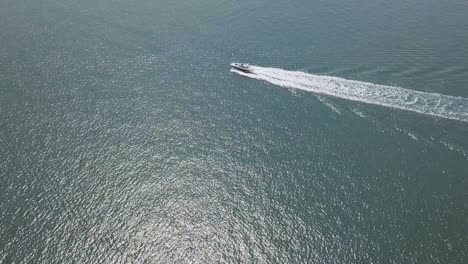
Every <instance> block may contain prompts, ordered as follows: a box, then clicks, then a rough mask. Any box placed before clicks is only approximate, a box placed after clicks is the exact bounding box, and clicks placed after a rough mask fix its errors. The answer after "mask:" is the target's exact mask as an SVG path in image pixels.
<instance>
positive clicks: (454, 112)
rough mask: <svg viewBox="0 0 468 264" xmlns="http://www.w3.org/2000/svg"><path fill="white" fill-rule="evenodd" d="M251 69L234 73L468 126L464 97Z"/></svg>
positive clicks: (269, 69)
mask: <svg viewBox="0 0 468 264" xmlns="http://www.w3.org/2000/svg"><path fill="white" fill-rule="evenodd" d="M250 69H251V70H252V72H253V73H244V72H240V71H237V70H231V71H232V72H235V73H237V74H239V75H242V76H246V77H249V78H254V79H258V80H263V81H267V82H269V83H272V84H275V85H279V86H282V87H286V88H293V89H300V90H304V91H308V92H313V93H317V94H325V95H330V96H335V97H339V98H344V99H348V100H353V101H358V102H363V103H368V104H374V105H382V106H387V107H393V108H398V109H403V110H408V111H413V112H417V113H421V114H426V115H433V116H438V117H443V118H447V119H453V120H459V121H463V122H468V99H467V98H463V97H456V96H448V95H442V94H437V93H426V92H419V91H413V90H408V89H404V88H400V87H395V86H386V85H379V84H373V83H367V82H360V81H352V80H346V79H343V78H338V77H332V76H320V75H314V74H309V73H305V72H298V71H287V70H282V69H277V68H265V67H259V66H250Z"/></svg>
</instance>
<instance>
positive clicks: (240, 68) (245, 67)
mask: <svg viewBox="0 0 468 264" xmlns="http://www.w3.org/2000/svg"><path fill="white" fill-rule="evenodd" d="M231 67H232V68H234V69H236V70H238V71H241V72H245V73H253V72H252V69H251V68H250V65H249V64H245V63H231Z"/></svg>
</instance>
